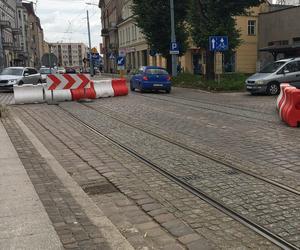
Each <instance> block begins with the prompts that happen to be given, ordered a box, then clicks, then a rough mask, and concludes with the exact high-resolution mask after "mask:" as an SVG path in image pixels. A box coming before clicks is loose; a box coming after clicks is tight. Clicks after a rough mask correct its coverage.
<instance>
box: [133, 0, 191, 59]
mask: <svg viewBox="0 0 300 250" xmlns="http://www.w3.org/2000/svg"><path fill="white" fill-rule="evenodd" d="M189 1H190V0H184V1H182V0H174V8H175V29H176V38H177V41H178V42H179V43H180V46H181V54H184V53H185V52H186V49H187V39H188V32H187V29H186V28H185V26H186V22H185V21H186V20H187V15H188V8H189ZM132 11H133V14H134V15H135V22H136V24H137V26H138V27H139V28H140V29H141V32H142V33H143V34H144V35H145V38H146V40H147V42H148V44H149V45H150V48H152V49H154V50H155V51H156V52H157V53H161V54H162V55H163V56H164V57H168V56H169V51H170V41H171V14H170V1H169V0H133V5H132Z"/></svg>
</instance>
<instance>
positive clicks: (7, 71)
mask: <svg viewBox="0 0 300 250" xmlns="http://www.w3.org/2000/svg"><path fill="white" fill-rule="evenodd" d="M22 74H23V69H15V68H7V69H4V70H3V71H2V72H1V75H11V76H21V75H22Z"/></svg>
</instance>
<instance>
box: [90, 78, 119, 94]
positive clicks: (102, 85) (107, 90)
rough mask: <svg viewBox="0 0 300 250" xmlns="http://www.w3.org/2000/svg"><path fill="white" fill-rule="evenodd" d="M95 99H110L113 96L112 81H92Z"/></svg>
mask: <svg viewBox="0 0 300 250" xmlns="http://www.w3.org/2000/svg"><path fill="white" fill-rule="evenodd" d="M93 83H94V89H95V92H96V98H101V97H112V96H114V94H115V93H114V89H113V87H112V80H98V81H93Z"/></svg>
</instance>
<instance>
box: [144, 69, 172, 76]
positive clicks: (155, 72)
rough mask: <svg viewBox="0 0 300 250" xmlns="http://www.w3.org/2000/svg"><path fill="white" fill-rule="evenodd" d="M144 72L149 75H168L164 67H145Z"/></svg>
mask: <svg viewBox="0 0 300 250" xmlns="http://www.w3.org/2000/svg"><path fill="white" fill-rule="evenodd" d="M146 74H149V75H168V74H169V73H168V72H167V71H166V70H164V69H147V70H146Z"/></svg>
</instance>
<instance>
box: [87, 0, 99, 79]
mask: <svg viewBox="0 0 300 250" xmlns="http://www.w3.org/2000/svg"><path fill="white" fill-rule="evenodd" d="M85 4H87V5H96V6H97V4H94V3H85ZM86 17H87V26H88V36H89V53H90V54H89V55H90V58H89V59H90V74H91V76H94V65H93V60H92V42H91V29H90V17H89V11H88V10H87V11H86Z"/></svg>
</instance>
